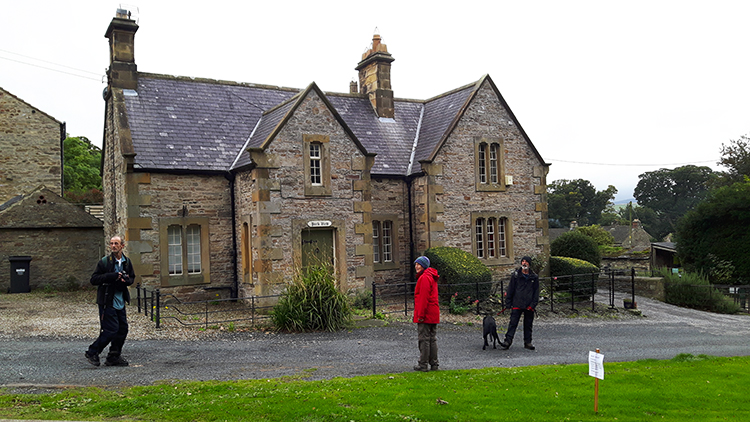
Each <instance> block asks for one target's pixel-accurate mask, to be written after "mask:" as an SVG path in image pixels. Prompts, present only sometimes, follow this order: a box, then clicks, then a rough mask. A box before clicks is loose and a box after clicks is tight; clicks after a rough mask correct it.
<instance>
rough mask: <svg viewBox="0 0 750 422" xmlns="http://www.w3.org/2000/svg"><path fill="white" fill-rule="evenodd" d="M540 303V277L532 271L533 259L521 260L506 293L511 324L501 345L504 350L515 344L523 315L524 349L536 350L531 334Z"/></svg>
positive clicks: (506, 306) (511, 277)
mask: <svg viewBox="0 0 750 422" xmlns="http://www.w3.org/2000/svg"><path fill="white" fill-rule="evenodd" d="M538 303H539V276H537V275H536V274H535V273H534V271H532V270H531V258H530V257H528V256H524V257H523V258H521V268H518V269H516V270H515V271H513V274H512V275H511V276H510V283H509V284H508V290H507V291H506V292H505V309H510V310H511V311H510V322H509V323H508V332H507V333H506V334H505V340H503V341H502V343H500V347H501V348H502V349H503V350H507V349H508V348H509V347H510V345H511V344H513V337H514V336H515V335H516V328H518V322H519V321H520V319H521V315H523V347H524V348H526V349H529V350H534V349H536V347H534V345H533V344H532V343H531V332H532V326H533V324H534V313H535V312H536V305H537V304H538Z"/></svg>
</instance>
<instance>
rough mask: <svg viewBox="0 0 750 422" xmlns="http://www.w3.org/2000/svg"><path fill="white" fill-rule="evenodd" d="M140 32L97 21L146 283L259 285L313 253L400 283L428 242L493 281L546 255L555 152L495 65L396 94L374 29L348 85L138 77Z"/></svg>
mask: <svg viewBox="0 0 750 422" xmlns="http://www.w3.org/2000/svg"><path fill="white" fill-rule="evenodd" d="M137 30H138V25H137V24H136V23H135V21H133V20H131V19H129V17H128V14H127V11H118V15H117V16H116V17H115V18H114V19H113V20H112V21H111V23H110V25H109V28H108V29H107V32H106V37H107V38H109V43H110V60H111V61H110V67H109V70H108V72H107V75H108V87H107V90H106V92H105V101H106V119H105V128H104V129H105V139H104V145H103V178H104V179H103V186H104V198H105V204H104V220H105V232H106V233H107V235H108V236H109V235H112V234H115V233H122V234H123V235H124V236H125V238H126V241H127V244H128V247H127V248H128V252H129V256H130V258H131V259H133V262H134V263H135V269H136V273H137V274H138V282H141V283H143V284H144V285H150V286H159V287H161V288H162V289H170V290H169V291H171V292H175V293H178V294H186V295H193V294H195V295H199V294H201V292H202V291H203V289H205V288H210V289H227V291H229V292H231V294H232V295H250V294H269V293H276V292H279V291H281V290H282V289H283V287H284V286H285V283H287V282H289V281H290V280H291V279H292V278H293V276H294V274H295V271H296V270H297V269H299V268H302V267H305V266H308V265H310V264H312V263H321V262H322V263H325V264H330V265H331V266H332V268H333V269H334V271H335V275H336V279H337V282H338V287H339V288H340V289H341V290H349V289H362V288H365V287H367V286H370V285H372V284H373V283H377V284H387V283H396V282H398V283H401V282H404V281H406V280H409V279H410V277H411V273H412V271H413V265H412V262H413V261H414V259H415V258H416V257H417V256H419V254H421V253H423V252H424V251H425V250H426V249H428V248H430V247H434V246H453V247H458V248H461V249H463V250H466V251H468V252H471V253H472V254H474V255H475V256H476V257H478V258H479V259H480V260H482V261H483V262H484V263H486V264H487V265H488V266H490V267H491V268H492V269H493V270H494V271H496V272H497V273H498V274H500V275H501V276H502V277H503V278H504V277H505V276H506V275H507V273H508V272H509V271H510V270H511V268H513V266H514V265H516V264H518V262H519V260H520V258H521V257H522V256H524V255H533V256H540V257H543V256H547V255H548V253H549V240H548V231H547V229H548V225H547V221H548V220H547V202H546V175H547V173H548V164H547V163H545V161H544V160H543V159H542V156H541V155H540V154H539V152H538V151H537V149H536V148H535V146H534V145H533V143H532V142H531V140H530V139H529V137H528V136H527V134H526V132H525V131H524V130H523V128H522V127H521V125H520V123H519V122H518V120H517V119H516V117H515V115H514V114H513V112H512V111H511V109H510V107H509V106H508V104H507V103H506V102H505V99H504V98H503V97H502V95H501V94H500V92H499V90H498V88H497V86H496V85H495V83H494V82H493V80H492V79H491V78H490V77H489V76H483V77H481V78H480V79H479V80H477V81H476V82H473V83H471V84H468V85H465V86H462V87H458V88H456V89H454V90H452V91H449V92H446V93H443V94H440V95H437V96H436V97H433V98H431V99H428V100H406V99H399V98H396V97H395V96H394V90H393V89H392V87H391V81H390V72H391V63H392V62H393V61H394V58H393V57H392V56H391V54H390V53H388V49H387V48H386V45H385V44H383V43H382V40H381V38H380V36H379V35H375V36H374V38H373V40H372V45H371V46H370V48H369V49H368V50H367V51H366V52H365V54H363V56H362V60H361V61H360V62H359V63H358V64H357V66H356V70H357V71H358V72H359V83H357V82H352V84H351V86H350V92H349V93H330V92H322V91H321V90H320V89H319V88H318V86H317V85H316V84H315V83H314V82H312V83H310V85H309V86H307V87H306V88H302V89H297V88H280V87H275V86H267V85H259V84H251V83H234V82H226V81H216V80H209V79H198V78H185V77H175V76H169V75H160V74H152V73H144V72H140V71H138V70H137V66H136V62H135V58H134V54H133V52H134V39H135V33H136V31H137ZM265 65H267V66H272V65H273V63H267V64H265ZM315 69H320V70H319V71H321V72H322V71H325V69H324V66H323V65H320V64H318V65H316V66H313V67H310V68H309V69H307V71H310V70H315Z"/></svg>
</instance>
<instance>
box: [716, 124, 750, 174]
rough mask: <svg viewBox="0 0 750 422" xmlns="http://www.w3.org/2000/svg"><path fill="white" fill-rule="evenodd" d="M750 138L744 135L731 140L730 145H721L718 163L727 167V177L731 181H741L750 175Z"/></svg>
mask: <svg viewBox="0 0 750 422" xmlns="http://www.w3.org/2000/svg"><path fill="white" fill-rule="evenodd" d="M749 144H750V138H748V137H747V135H742V136H741V137H740V139H737V140H730V141H729V144H728V145H725V144H722V145H721V159H720V160H719V162H718V163H717V164H719V165H721V166H724V167H726V168H727V169H728V170H729V171H728V172H727V173H726V179H727V181H728V182H729V184H731V183H736V182H741V181H742V180H743V178H744V177H745V176H750V145H749Z"/></svg>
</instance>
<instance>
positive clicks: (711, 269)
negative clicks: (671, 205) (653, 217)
mask: <svg viewBox="0 0 750 422" xmlns="http://www.w3.org/2000/svg"><path fill="white" fill-rule="evenodd" d="M748 204H750V180H747V179H746V180H745V181H743V182H738V183H735V184H733V185H730V186H724V187H721V188H718V189H715V190H713V191H711V193H710V194H709V196H708V198H707V199H706V200H705V201H703V202H701V203H699V204H698V205H697V206H696V207H695V209H694V210H692V211H689V212H688V213H687V214H685V217H684V218H683V219H682V220H681V221H680V223H679V226H678V229H677V232H676V233H675V237H676V240H677V254H678V256H679V257H680V260H681V261H682V263H683V264H684V265H685V266H686V267H688V268H689V269H693V270H696V271H701V272H703V273H704V274H714V275H718V272H726V270H727V269H730V270H731V269H732V267H733V272H734V277H737V278H739V279H740V280H742V281H741V282H742V284H748V283H750V260H748V259H747V251H749V250H750V206H748ZM722 277H723V278H724V279H727V278H730V279H731V277H727V275H726V274H723V275H722Z"/></svg>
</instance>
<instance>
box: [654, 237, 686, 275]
mask: <svg viewBox="0 0 750 422" xmlns="http://www.w3.org/2000/svg"><path fill="white" fill-rule="evenodd" d="M679 267H680V260H679V259H678V258H677V244H676V243H674V242H655V243H652V244H651V268H653V269H656V268H670V269H671V268H679Z"/></svg>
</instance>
